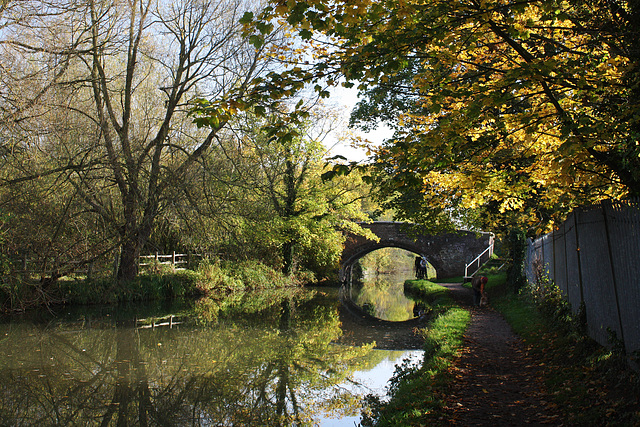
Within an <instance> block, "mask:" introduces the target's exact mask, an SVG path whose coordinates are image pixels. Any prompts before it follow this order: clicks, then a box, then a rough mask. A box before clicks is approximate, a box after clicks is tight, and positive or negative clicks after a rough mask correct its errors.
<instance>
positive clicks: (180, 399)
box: [0, 289, 422, 426]
mask: <svg viewBox="0 0 640 427" xmlns="http://www.w3.org/2000/svg"><path fill="white" fill-rule="evenodd" d="M338 311H339V302H338V298H337V290H334V289H321V290H318V289H316V290H301V291H296V292H295V293H293V294H292V291H290V290H288V291H270V292H261V293H255V294H244V295H241V296H236V297H233V298H228V299H225V300H224V301H215V300H201V301H198V302H195V303H193V302H192V303H183V304H173V305H170V306H168V305H165V306H162V305H158V306H145V307H142V306H140V305H136V306H130V307H118V308H114V307H98V308H92V309H91V310H86V309H84V310H74V311H71V310H66V311H64V312H61V313H56V314H55V315H51V314H49V313H42V314H40V315H39V316H30V317H27V316H22V317H17V318H16V317H14V318H12V319H5V321H3V322H1V323H0V424H1V425H16V426H20V425H29V426H31V425H40V426H50V425H64V426H66V425H82V426H84V425H105V426H106V425H128V426H146V425H165V426H185V425H201V426H220V425H224V426H227V425H242V426H258V425H260V426H262V425H314V426H315V425H321V426H347V425H348V426H353V425H354V424H357V423H358V422H359V420H360V413H361V409H362V398H363V396H365V395H367V394H369V393H376V394H378V395H381V396H384V394H385V393H386V386H387V381H388V380H389V378H390V377H391V376H392V374H393V372H394V369H395V365H396V364H399V363H401V362H402V360H403V359H405V358H413V360H415V361H416V363H418V362H419V361H420V360H421V359H422V352H421V351H386V350H376V349H374V348H373V346H372V345H364V346H345V345H338V344H336V341H337V340H338V338H339V337H340V336H341V335H342V334H343V331H342V330H341V324H340V321H339V317H338Z"/></svg>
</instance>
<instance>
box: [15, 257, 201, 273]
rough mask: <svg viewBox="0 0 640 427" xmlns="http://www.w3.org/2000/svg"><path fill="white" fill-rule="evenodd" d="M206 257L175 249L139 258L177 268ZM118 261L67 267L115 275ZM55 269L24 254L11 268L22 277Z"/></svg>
mask: <svg viewBox="0 0 640 427" xmlns="http://www.w3.org/2000/svg"><path fill="white" fill-rule="evenodd" d="M203 258H204V256H203V255H201V254H191V253H186V254H181V253H176V252H175V251H174V252H172V253H170V254H160V253H155V254H153V255H141V256H140V258H139V266H140V267H142V268H144V267H149V266H152V265H154V264H159V265H172V266H173V267H174V268H176V269H184V268H189V267H192V266H193V263H195V262H196V261H198V260H202V259H203ZM117 263H118V256H116V257H114V259H113V261H111V262H109V261H103V262H100V263H96V262H91V263H86V262H80V261H77V262H74V261H72V262H67V263H66V268H69V267H70V269H71V270H73V274H75V275H83V276H86V277H89V278H90V277H94V276H100V275H102V276H105V275H106V276H108V275H114V276H115V273H116V268H117V265H118V264H117ZM74 264H77V265H78V266H79V267H77V268H73V265H74ZM52 272H53V270H52V269H51V268H43V267H42V260H40V259H34V258H29V257H28V256H26V255H25V256H23V257H22V258H20V260H19V261H16V262H14V268H13V269H12V270H11V274H12V275H14V276H15V275H19V276H22V277H30V276H38V277H40V276H50V275H51V273H52Z"/></svg>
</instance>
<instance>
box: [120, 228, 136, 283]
mask: <svg viewBox="0 0 640 427" xmlns="http://www.w3.org/2000/svg"><path fill="white" fill-rule="evenodd" d="M141 249H142V248H141V245H140V244H139V242H138V239H137V238H135V236H131V237H129V238H124V239H123V242H122V250H121V252H120V265H119V267H118V282H119V283H126V282H131V281H132V280H134V279H135V278H136V276H137V275H138V270H139V266H138V259H139V258H140V250H141Z"/></svg>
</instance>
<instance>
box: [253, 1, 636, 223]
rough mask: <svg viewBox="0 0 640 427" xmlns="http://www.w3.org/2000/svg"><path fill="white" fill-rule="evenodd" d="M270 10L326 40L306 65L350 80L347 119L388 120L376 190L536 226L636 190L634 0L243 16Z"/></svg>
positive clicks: (438, 4)
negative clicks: (353, 96)
mask: <svg viewBox="0 0 640 427" xmlns="http://www.w3.org/2000/svg"><path fill="white" fill-rule="evenodd" d="M273 15H280V16H283V17H285V19H287V20H288V21H289V23H291V24H292V25H296V26H297V27H298V28H299V34H300V36H301V37H302V38H311V37H313V36H314V35H315V34H314V30H316V31H318V32H322V33H323V34H324V36H323V37H325V40H328V41H330V42H331V43H332V46H333V48H332V49H331V50H329V51H328V53H327V54H326V56H325V57H324V58H322V59H321V60H320V64H319V65H316V66H315V68H314V71H315V72H316V73H317V74H318V75H323V76H324V75H326V74H327V73H328V72H329V71H331V70H335V72H336V73H342V74H343V75H344V76H345V77H346V79H347V80H348V81H350V82H354V81H356V82H359V84H360V88H361V90H362V91H363V94H364V95H365V98H364V101H363V102H362V103H361V104H360V107H359V109H358V110H357V111H356V113H355V115H354V116H353V119H354V123H368V122H369V121H371V120H377V119H379V118H383V119H385V120H388V121H389V122H391V124H392V125H394V126H395V128H396V129H397V133H396V136H395V138H394V139H393V140H391V141H390V142H389V143H388V144H387V145H386V146H385V147H383V148H382V149H381V150H380V151H379V152H378V154H377V156H376V159H377V160H378V161H379V162H380V163H381V165H382V166H383V168H382V171H383V172H384V175H386V176H385V180H386V184H385V186H384V187H383V188H385V189H386V194H387V195H394V194H396V195H397V194H398V193H400V194H407V193H412V194H414V195H418V194H424V196H425V197H424V198H423V199H422V200H421V201H418V200H417V198H415V197H414V199H416V200H415V202H416V204H417V205H418V206H419V207H420V209H423V210H424V209H427V210H432V211H435V213H436V214H438V213H439V214H443V213H444V215H441V217H446V216H447V215H449V214H450V212H451V211H452V210H460V209H466V208H474V209H477V208H479V209H481V211H482V212H483V218H484V220H483V221H484V223H485V224H487V223H494V224H504V223H505V222H510V221H518V222H523V223H527V224H529V225H530V226H531V227H532V229H544V228H545V227H548V226H549V225H550V224H552V223H553V221H554V220H555V219H557V218H561V217H562V216H563V215H564V214H566V212H567V211H568V210H570V209H571V208H572V207H574V206H575V205H576V204H579V203H586V202H592V201H597V200H600V199H602V198H605V197H614V198H620V197H624V196H626V195H639V194H640V174H639V173H638V171H640V164H639V162H640V160H639V158H640V157H639V154H640V153H639V148H638V147H639V146H640V145H639V143H638V135H639V134H640V133H639V132H638V131H639V130H640V121H639V120H638V118H639V117H640V116H639V114H638V107H640V104H639V103H638V99H640V98H639V97H638V87H640V86H639V84H638V83H639V82H640V77H639V76H640V73H639V70H640V68H639V66H638V65H639V56H638V49H637V46H638V43H639V37H640V31H639V30H640V28H639V24H638V23H639V22H640V7H639V6H638V3H637V2H635V1H624V0H622V1H609V2H600V1H597V0H596V1H586V2H585V1H577V0H576V1H562V2H560V1H555V0H540V1H530V2H517V1H505V0H497V1H488V2H486V1H482V2H480V1H476V0H465V1H461V2H448V1H442V0H429V1H413V0H408V1H406V0H402V1H400V0H389V1H369V0H356V1H344V0H337V1H322V0H315V1H305V2H302V1H293V2H292V1H287V2H283V1H275V2H273V3H272V6H270V7H268V8H267V9H266V10H265V11H264V14H263V15H261V16H260V17H258V18H256V20H258V21H259V20H260V19H268V18H269V17H271V16H273ZM327 36H328V37H330V38H326V37H327ZM307 72H309V71H308V70H307ZM388 175H391V177H388ZM443 200H444V201H445V202H444V205H443V204H442V201H443ZM397 206H400V205H399V204H398V205H397ZM406 213H407V214H410V212H406Z"/></svg>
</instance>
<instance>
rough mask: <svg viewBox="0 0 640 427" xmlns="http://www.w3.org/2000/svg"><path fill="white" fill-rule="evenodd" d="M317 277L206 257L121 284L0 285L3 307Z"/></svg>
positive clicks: (295, 282) (223, 289)
mask: <svg viewBox="0 0 640 427" xmlns="http://www.w3.org/2000/svg"><path fill="white" fill-rule="evenodd" d="M312 280H313V277H312V275H311V274H310V273H305V274H298V275H296V276H285V275H284V274H282V273H281V272H279V271H277V270H274V269H273V268H271V267H269V266H266V265H264V264H261V263H259V262H255V261H253V262H249V261H243V262H239V263H237V262H217V261H203V262H201V263H200V265H199V266H198V267H197V268H196V269H195V270H174V269H173V268H172V267H170V266H163V265H156V266H152V268H150V269H148V270H146V271H143V272H141V273H140V274H139V275H138V277H136V279H135V280H133V281H131V282H126V283H118V282H116V281H114V280H113V279H111V278H105V279H84V278H80V279H74V278H67V277H63V278H61V279H59V280H58V281H56V282H55V283H53V284H51V285H49V286H48V287H47V288H46V289H43V288H42V287H41V286H40V285H39V284H31V285H29V284H24V285H23V286H22V287H21V288H19V289H18V288H16V289H13V288H10V287H8V286H5V285H0V297H1V298H0V310H5V311H9V310H16V309H25V308H32V307H37V306H39V305H50V304H105V303H108V304H110V303H121V302H132V301H148V300H157V299H172V298H177V297H199V296H205V295H213V294H215V295H225V294H228V293H231V292H238V291H248V290H255V289H272V288H274V289H275V288H283V287H292V286H300V285H301V284H303V283H307V282H311V281H312Z"/></svg>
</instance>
